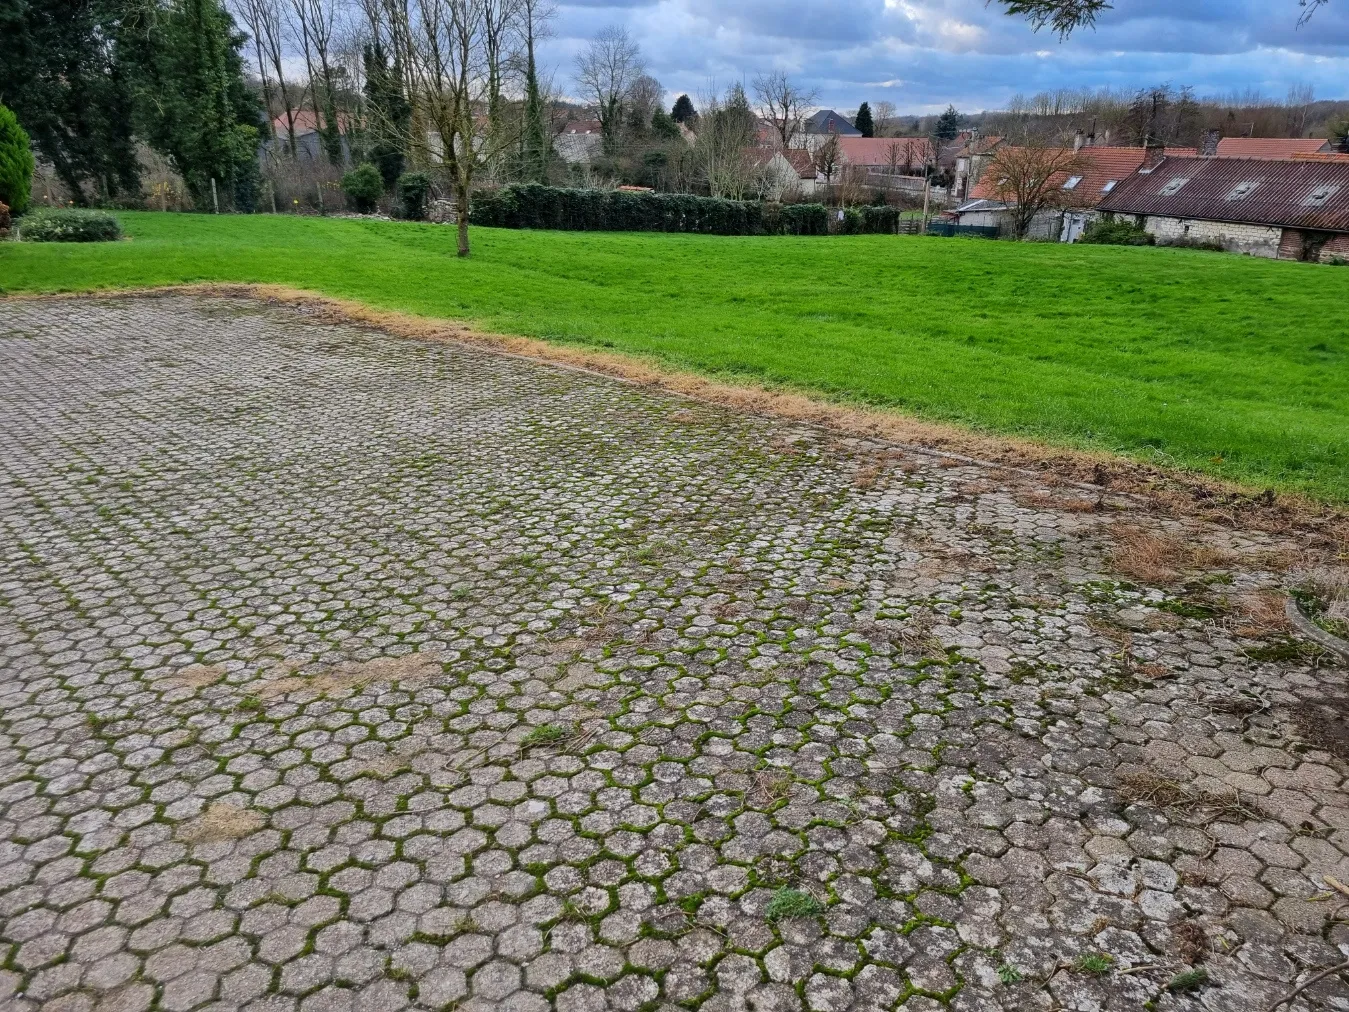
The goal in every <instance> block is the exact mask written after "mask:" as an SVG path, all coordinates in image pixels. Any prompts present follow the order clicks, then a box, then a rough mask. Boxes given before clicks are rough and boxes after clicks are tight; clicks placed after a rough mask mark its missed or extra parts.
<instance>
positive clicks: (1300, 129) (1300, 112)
mask: <svg viewBox="0 0 1349 1012" xmlns="http://www.w3.org/2000/svg"><path fill="white" fill-rule="evenodd" d="M1315 101H1316V90H1315V89H1314V88H1313V87H1312V86H1311V85H1310V84H1295V85H1293V87H1291V88H1289V89H1288V101H1287V103H1286V104H1287V106H1288V132H1289V133H1290V134H1292V135H1293V136H1294V137H1301V136H1302V135H1303V134H1304V133H1305V132H1306V130H1307V114H1308V113H1309V112H1310V111H1311V107H1312V103H1313V102H1315Z"/></svg>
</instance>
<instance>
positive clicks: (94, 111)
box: [0, 0, 140, 204]
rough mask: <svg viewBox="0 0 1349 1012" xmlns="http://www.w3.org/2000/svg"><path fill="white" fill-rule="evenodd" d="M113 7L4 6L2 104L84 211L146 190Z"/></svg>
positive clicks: (77, 2)
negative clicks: (100, 202)
mask: <svg viewBox="0 0 1349 1012" xmlns="http://www.w3.org/2000/svg"><path fill="white" fill-rule="evenodd" d="M118 11H119V6H118V5H117V4H116V3H115V2H114V0H0V102H4V103H5V104H6V105H8V106H9V107H10V108H11V109H12V110H13V111H14V114H15V116H17V117H18V121H19V123H21V124H22V125H23V127H24V129H25V130H26V131H27V133H28V134H29V136H30V137H31V138H32V140H33V143H34V144H35V145H36V147H37V149H38V151H39V152H41V154H42V156H43V157H44V158H46V159H47V160H48V161H49V162H51V163H52V165H53V166H54V167H55V169H56V174H57V175H58V176H59V177H60V178H61V181H62V182H63V183H65V185H66V187H67V188H68V189H69V190H70V192H71V194H72V195H73V197H74V199H75V201H76V202H77V203H80V204H85V203H89V202H90V201H91V200H94V199H99V200H112V199H115V198H117V197H118V196H120V195H121V194H123V193H133V194H134V193H136V192H138V191H139V189H140V179H139V172H140V170H139V166H138V165H137V163H136V147H135V143H134V142H133V140H132V136H131V129H132V114H131V92H130V89H129V88H128V87H127V81H126V78H125V75H124V74H123V72H122V69H121V67H120V66H119V65H118V62H117V59H116V57H117V53H118V49H119V46H118V39H119V35H120V34H121V21H120V16H119V14H118Z"/></svg>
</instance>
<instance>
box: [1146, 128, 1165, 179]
mask: <svg viewBox="0 0 1349 1012" xmlns="http://www.w3.org/2000/svg"><path fill="white" fill-rule="evenodd" d="M1165 157H1166V145H1165V144H1163V143H1162V142H1161V141H1159V140H1154V139H1153V138H1152V136H1151V135H1149V136H1148V139H1147V141H1145V142H1144V144H1143V164H1142V166H1140V168H1142V169H1145V170H1146V171H1148V172H1151V171H1152V170H1153V169H1155V168H1156V167H1157V166H1158V165H1161V164H1162V159H1163V158H1165Z"/></svg>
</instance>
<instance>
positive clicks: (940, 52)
mask: <svg viewBox="0 0 1349 1012" xmlns="http://www.w3.org/2000/svg"><path fill="white" fill-rule="evenodd" d="M1299 13H1300V12H1299V8H1298V6H1297V0H1115V10H1113V11H1110V12H1108V13H1107V14H1106V15H1105V16H1104V17H1102V18H1101V20H1100V21H1099V22H1098V25H1097V27H1096V29H1095V30H1094V31H1092V30H1086V31H1080V32H1078V33H1077V34H1076V35H1074V36H1073V37H1072V38H1071V39H1070V40H1069V41H1067V42H1064V43H1060V42H1059V40H1058V37H1057V36H1055V35H1054V34H1052V33H1049V32H1041V33H1039V34H1036V33H1035V32H1032V31H1031V30H1030V28H1029V26H1028V25H1026V23H1025V22H1023V21H1021V20H1019V19H1014V18H1009V17H1007V16H1006V15H1005V14H1003V13H1002V12H1001V10H1000V8H999V6H998V5H997V4H994V5H992V6H986V5H985V3H984V0H571V2H565V3H562V4H561V5H560V7H559V9H558V17H557V21H556V36H555V38H554V39H553V40H552V41H551V42H550V43H549V45H548V49H547V52H546V58H547V59H548V60H549V62H550V63H551V64H552V65H553V67H554V68H555V72H556V75H557V80H558V83H559V84H560V85H562V90H564V91H565V92H567V93H569V94H575V92H576V88H575V86H574V85H573V84H572V72H573V61H574V58H575V54H576V53H577V52H578V51H579V50H580V49H581V48H582V47H583V46H584V44H585V40H586V39H587V38H588V37H589V36H590V35H592V34H593V33H594V32H595V31H597V30H598V29H600V28H602V27H604V26H605V25H610V24H618V25H624V26H626V27H627V28H628V30H629V31H630V32H631V33H632V35H633V37H634V38H635V39H636V40H637V41H638V42H639V43H640V45H641V47H642V52H643V55H644V56H645V58H646V61H647V67H648V71H649V72H650V73H652V74H653V75H654V76H655V77H656V78H658V79H659V80H660V82H661V83H662V84H663V85H664V86H665V87H666V89H667V90H669V91H670V92H671V93H673V94H677V93H678V92H681V91H687V92H689V93H690V94H693V95H695V96H696V95H697V94H699V93H700V92H705V91H706V90H707V86H708V83H709V82H710V81H714V82H716V84H717V85H718V86H724V85H726V84H728V83H729V82H730V81H732V80H735V79H744V80H745V81H746V83H748V81H749V80H750V79H751V78H752V77H753V76H754V74H755V73H757V72H759V71H762V70H765V69H784V70H787V71H789V72H790V73H791V74H793V75H795V76H797V77H799V78H800V79H801V80H802V81H804V82H807V83H809V84H810V85H811V86H813V87H817V88H818V89H819V90H820V95H821V101H822V102H823V103H824V104H827V105H831V106H836V107H837V108H838V109H840V110H850V109H854V108H856V107H857V104H858V103H859V102H861V101H862V100H864V99H865V100H868V101H870V102H872V103H873V104H874V103H875V102H877V101H880V100H886V99H888V100H889V101H891V102H894V103H895V105H896V106H897V107H898V108H899V109H900V111H902V112H918V113H921V112H931V111H940V110H941V109H943V108H945V107H946V104H947V103H948V102H953V103H955V105H956V106H957V108H960V109H962V110H965V111H976V110H980V109H992V108H999V107H1002V106H1004V105H1005V104H1006V102H1007V100H1008V99H1009V98H1010V97H1011V96H1012V95H1014V94H1016V93H1017V92H1021V93H1024V94H1028V95H1029V94H1032V93H1034V92H1036V91H1042V90H1046V89H1053V88H1057V87H1061V86H1069V87H1084V86H1085V87H1092V88H1097V87H1102V86H1110V87H1117V88H1120V87H1122V88H1130V89H1132V88H1138V87H1143V86H1147V85H1152V84H1159V83H1163V82H1169V83H1171V84H1175V85H1184V84H1188V85H1192V86H1193V87H1194V88H1195V90H1196V91H1197V93H1199V94H1200V95H1208V94H1221V93H1225V92H1228V91H1231V90H1233V89H1240V90H1244V89H1247V88H1256V89H1259V90H1261V91H1263V92H1264V93H1265V94H1268V95H1272V96H1276V97H1279V98H1282V97H1283V96H1285V95H1286V94H1287V92H1288V89H1289V87H1290V86H1293V85H1298V84H1310V85H1312V86H1313V87H1314V88H1315V89H1316V95H1317V97H1318V98H1349V0H1330V3H1329V5H1328V6H1327V7H1324V8H1322V9H1321V10H1320V12H1319V13H1318V14H1317V15H1316V17H1315V18H1314V19H1313V20H1312V21H1311V22H1310V23H1309V24H1307V25H1304V26H1303V27H1301V28H1298V27H1297V20H1298V14H1299Z"/></svg>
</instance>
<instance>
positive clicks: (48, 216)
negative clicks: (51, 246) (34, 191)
mask: <svg viewBox="0 0 1349 1012" xmlns="http://www.w3.org/2000/svg"><path fill="white" fill-rule="evenodd" d="M121 236H122V228H121V226H120V225H118V224H117V219H116V218H114V217H113V216H112V215H110V214H108V213H107V212H106V211H81V210H77V209H75V208H73V207H53V208H41V209H39V210H37V211H34V212H33V213H32V214H30V215H28V216H27V217H25V218H24V219H23V221H22V222H21V223H20V224H19V238H20V239H22V240H23V241H25V242H108V241H110V240H112V239H119V238H121Z"/></svg>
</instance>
